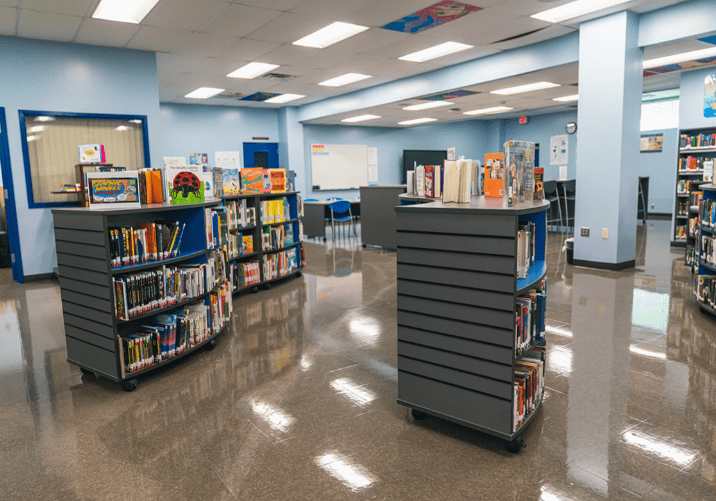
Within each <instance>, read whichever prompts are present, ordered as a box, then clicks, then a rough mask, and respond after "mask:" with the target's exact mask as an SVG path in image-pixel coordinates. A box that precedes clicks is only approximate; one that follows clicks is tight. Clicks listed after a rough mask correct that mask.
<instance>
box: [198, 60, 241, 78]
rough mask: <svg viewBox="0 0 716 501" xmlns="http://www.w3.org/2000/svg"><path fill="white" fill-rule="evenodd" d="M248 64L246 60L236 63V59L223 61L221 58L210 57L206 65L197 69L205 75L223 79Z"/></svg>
mask: <svg viewBox="0 0 716 501" xmlns="http://www.w3.org/2000/svg"><path fill="white" fill-rule="evenodd" d="M248 62H249V61H248V60H246V61H238V60H236V59H223V58H216V57H212V58H209V60H208V61H207V62H206V64H203V65H202V66H201V67H200V68H199V71H201V73H205V74H207V75H214V76H222V77H225V76H226V75H228V74H229V73H231V72H232V71H234V70H236V69H237V68H240V67H242V66H244V65H245V64H247V63H248Z"/></svg>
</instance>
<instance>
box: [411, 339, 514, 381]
mask: <svg viewBox="0 0 716 501" xmlns="http://www.w3.org/2000/svg"><path fill="white" fill-rule="evenodd" d="M398 355H399V356H404V357H410V358H415V359H417V360H422V361H423V362H428V363H431V364H437V365H444V366H445V367H452V368H454V369H457V370H461V371H465V372H469V373H471V374H478V375H480V376H485V377H489V378H492V379H497V380H498V381H504V382H506V383H510V384H512V382H513V381H514V378H513V377H512V365H502V364H498V363H495V362H490V361H488V360H481V359H478V358H473V357H468V356H464V355H458V354H456V353H449V352H447V351H440V350H436V349H433V348H427V347H425V346H418V345H415V344H410V343H406V342H404V341H398Z"/></svg>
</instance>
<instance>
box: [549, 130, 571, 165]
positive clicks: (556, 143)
mask: <svg viewBox="0 0 716 501" xmlns="http://www.w3.org/2000/svg"><path fill="white" fill-rule="evenodd" d="M566 163H569V136H568V135H567V134H560V135H558V136H552V137H550V138H549V164H550V165H561V164H566Z"/></svg>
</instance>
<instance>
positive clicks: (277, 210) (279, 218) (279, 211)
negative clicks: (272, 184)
mask: <svg viewBox="0 0 716 501" xmlns="http://www.w3.org/2000/svg"><path fill="white" fill-rule="evenodd" d="M290 219H291V208H290V206H289V204H288V198H286V197H281V198H275V199H273V200H262V201H261V224H273V223H282V222H284V221H288V220H290Z"/></svg>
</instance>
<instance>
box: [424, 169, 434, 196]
mask: <svg viewBox="0 0 716 501" xmlns="http://www.w3.org/2000/svg"><path fill="white" fill-rule="evenodd" d="M434 172H435V167H434V166H432V165H426V166H425V197H426V198H433V180H434Z"/></svg>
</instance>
